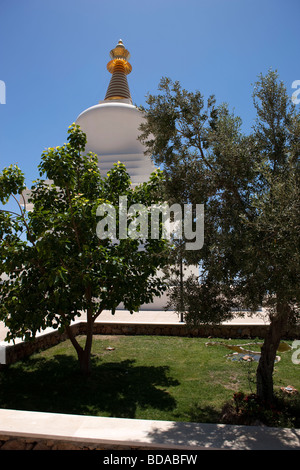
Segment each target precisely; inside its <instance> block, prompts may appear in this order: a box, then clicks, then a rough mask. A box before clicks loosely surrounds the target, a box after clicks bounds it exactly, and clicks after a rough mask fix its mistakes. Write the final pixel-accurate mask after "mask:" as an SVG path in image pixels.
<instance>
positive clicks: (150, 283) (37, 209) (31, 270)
mask: <svg viewBox="0 0 300 470" xmlns="http://www.w3.org/2000/svg"><path fill="white" fill-rule="evenodd" d="M85 144H86V136H85V134H84V133H83V132H82V131H81V130H80V128H79V127H78V126H76V125H75V124H74V125H72V126H70V128H69V130H68V143H66V144H64V145H63V146H60V147H56V148H53V147H52V148H48V149H47V150H45V151H44V152H43V154H42V157H41V163H40V165H39V171H40V177H42V176H44V175H45V176H46V180H45V179H38V180H37V181H36V182H35V184H34V185H33V186H32V188H31V196H30V200H29V202H31V203H33V210H32V211H31V212H26V207H25V208H22V207H21V205H20V204H19V203H18V204H19V208H20V214H12V213H9V212H8V211H1V212H0V230H1V244H0V256H1V258H0V259H1V265H0V267H1V272H0V274H1V273H5V274H6V275H7V279H5V280H4V281H3V283H2V285H1V291H0V298H1V302H0V304H1V307H0V318H1V320H2V321H4V322H5V324H6V326H7V327H8V328H9V332H8V339H14V338H16V337H23V338H25V339H30V338H34V337H35V335H36V333H37V332H38V331H39V330H40V329H45V328H46V327H49V326H51V327H53V328H61V329H64V328H66V330H67V332H69V334H70V335H71V331H70V330H69V328H68V327H69V325H70V323H71V322H72V321H73V320H74V319H75V318H76V317H77V316H79V315H81V313H82V312H84V311H85V312H86V313H87V324H88V333H87V342H86V345H85V348H82V347H81V346H79V344H78V342H77V341H76V338H74V337H72V336H71V340H72V342H73V345H74V347H75V348H76V350H77V353H78V357H79V359H80V361H81V362H82V364H84V365H83V368H84V369H85V370H86V371H87V370H88V368H89V365H88V364H89V357H90V349H91V341H92V326H93V323H94V321H95V320H96V318H97V317H98V316H99V315H100V314H101V312H102V311H103V310H104V309H106V310H112V312H114V310H115V309H116V307H117V306H118V304H120V303H121V302H123V303H124V307H125V308H126V309H128V310H130V311H131V312H133V311H136V310H138V309H139V307H140V305H141V304H142V303H144V302H149V301H151V300H152V299H153V297H154V296H155V295H160V293H161V292H162V291H163V290H164V288H165V286H164V283H163V280H162V279H161V278H159V277H158V276H157V275H156V272H157V269H158V268H159V267H160V266H163V265H164V263H165V262H166V256H167V251H166V242H165V241H164V240H162V239H159V240H151V239H150V238H148V239H147V240H142V242H143V243H144V249H142V250H141V249H139V242H140V240H138V239H132V238H126V239H122V240H120V242H119V243H116V242H114V241H113V240H111V239H108V238H103V239H100V238H99V237H98V235H97V222H98V220H99V218H98V217H97V208H98V206H99V205H101V204H103V203H109V204H111V205H112V206H113V207H115V208H116V212H117V209H118V204H119V196H126V197H127V200H128V205H129V206H130V205H131V204H135V203H141V204H144V205H146V206H148V205H151V204H153V203H157V202H159V201H160V195H159V193H160V189H159V188H160V185H161V182H162V174H161V173H160V172H156V173H153V174H152V176H151V177H150V180H149V182H148V183H144V184H142V185H140V186H138V187H136V188H134V189H132V187H131V182H130V177H129V175H128V173H127V172H126V169H125V167H124V165H123V164H121V163H120V162H119V163H118V164H115V165H114V167H113V168H112V170H111V171H110V173H109V174H108V175H107V176H106V177H102V176H101V175H100V172H99V169H98V165H97V161H98V157H97V155H95V154H93V153H91V152H89V153H87V154H86V153H85V152H84V150H85ZM0 187H1V193H0V196H1V202H3V203H5V202H6V201H7V199H8V197H9V196H10V195H11V193H19V194H21V193H22V191H23V189H24V177H23V175H22V173H21V171H20V170H19V169H18V168H17V167H11V168H9V169H4V171H3V172H2V174H1V175H0ZM14 197H15V196H14ZM15 199H16V197H15ZM132 218H133V216H132ZM132 218H131V219H132ZM131 219H130V220H131ZM130 220H129V222H130ZM116 222H117V224H118V219H117V220H116ZM117 226H118V225H117ZM23 231H24V232H25V234H26V239H24V236H21V233H22V232H23Z"/></svg>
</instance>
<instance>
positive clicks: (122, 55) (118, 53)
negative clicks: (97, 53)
mask: <svg viewBox="0 0 300 470" xmlns="http://www.w3.org/2000/svg"><path fill="white" fill-rule="evenodd" d="M109 55H110V57H111V59H112V60H111V61H110V62H108V64H107V70H108V71H109V72H110V73H113V72H114V69H115V67H116V65H118V66H120V65H121V66H123V67H124V72H125V73H126V75H128V74H129V73H130V72H131V71H132V67H131V65H130V63H129V62H128V59H130V53H129V51H128V50H127V49H125V46H124V44H123V41H122V39H120V40H119V42H118V44H117V45H116V47H115V48H114V49H112V50H111V51H110V53H109Z"/></svg>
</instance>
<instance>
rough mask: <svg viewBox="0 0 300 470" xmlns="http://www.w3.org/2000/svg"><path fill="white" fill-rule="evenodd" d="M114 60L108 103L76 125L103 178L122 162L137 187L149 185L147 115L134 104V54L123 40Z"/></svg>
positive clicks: (87, 112)
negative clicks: (145, 142) (144, 126)
mask: <svg viewBox="0 0 300 470" xmlns="http://www.w3.org/2000/svg"><path fill="white" fill-rule="evenodd" d="M110 57H111V60H110V62H108V64H107V69H108V71H109V72H110V73H111V74H112V77H111V80H110V83H109V86H108V89H107V92H106V95H105V99H104V100H103V101H99V103H98V104H96V105H95V106H91V107H90V108H88V109H86V110H85V111H83V112H82V113H81V114H80V115H79V116H78V118H77V120H76V124H78V125H79V126H80V128H81V130H82V131H83V132H85V134H86V136H87V145H86V151H87V152H89V151H92V152H94V153H96V154H97V155H98V158H99V168H100V172H101V174H102V175H103V176H105V175H106V173H107V172H108V171H109V170H110V169H111V168H112V167H113V164H114V163H117V162H118V161H120V162H122V163H124V165H125V167H126V170H127V171H128V173H129V174H130V177H131V182H132V185H133V186H135V185H137V184H140V183H143V182H145V181H147V180H148V179H149V176H150V174H151V173H152V172H153V171H155V167H154V165H153V163H152V161H151V158H150V157H149V156H146V155H145V154H144V152H145V147H144V146H143V145H142V143H141V142H140V141H139V140H138V136H139V134H140V132H141V131H140V130H139V127H140V125H141V123H142V122H143V115H142V113H141V111H140V110H139V109H138V108H137V107H136V106H134V105H133V104H132V99H131V95H130V91H129V87H128V82H127V75H128V74H129V73H130V72H131V70H132V67H131V65H130V63H129V62H128V59H129V58H130V54H129V52H128V50H127V49H125V47H124V44H123V42H122V40H121V39H120V41H119V42H118V44H117V46H116V47H115V48H114V49H112V50H111V51H110Z"/></svg>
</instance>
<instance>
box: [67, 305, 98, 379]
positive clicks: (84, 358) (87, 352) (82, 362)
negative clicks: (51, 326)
mask: <svg viewBox="0 0 300 470" xmlns="http://www.w3.org/2000/svg"><path fill="white" fill-rule="evenodd" d="M93 326H94V322H93V318H92V315H91V314H90V312H88V313H87V326H86V327H87V331H86V340H85V346H84V348H82V347H81V346H80V344H79V343H78V341H77V339H76V338H75V336H74V334H73V332H72V329H71V328H70V326H69V325H68V326H66V332H67V335H68V337H69V339H70V341H71V343H72V344H73V346H74V348H75V350H76V353H77V357H78V361H79V366H80V370H81V372H82V373H83V375H85V376H88V375H90V373H91V351H92V341H93Z"/></svg>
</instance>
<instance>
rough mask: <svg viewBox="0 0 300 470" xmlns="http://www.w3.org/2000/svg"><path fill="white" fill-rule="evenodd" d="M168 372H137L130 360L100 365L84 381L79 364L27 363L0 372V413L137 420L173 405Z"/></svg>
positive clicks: (67, 360) (63, 360)
mask: <svg viewBox="0 0 300 470" xmlns="http://www.w3.org/2000/svg"><path fill="white" fill-rule="evenodd" d="M168 372H169V367H167V366H137V365H135V361H134V360H123V361H119V362H109V363H99V360H98V361H96V360H94V359H93V365H92V374H91V376H90V377H88V378H85V377H84V376H83V375H82V374H81V372H80V371H79V370H78V363H77V359H75V358H73V357H71V356H67V355H57V356H55V357H52V358H51V359H46V358H30V359H28V360H27V361H23V362H21V363H18V364H15V365H14V366H13V367H11V366H10V367H8V368H7V369H6V370H4V371H1V372H0V407H1V408H10V409H23V410H30V411H44V412H55V413H67V414H69V413H72V414H89V415H103V416H113V417H121V418H135V415H136V410H137V408H138V407H139V408H144V409H145V408H154V409H157V410H161V411H169V410H172V409H174V408H175V407H176V401H175V400H174V398H173V397H172V396H171V395H170V394H169V393H168V392H167V391H166V390H165V388H167V387H170V386H177V385H179V382H178V381H177V380H174V379H173V378H172V377H169V376H168Z"/></svg>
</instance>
